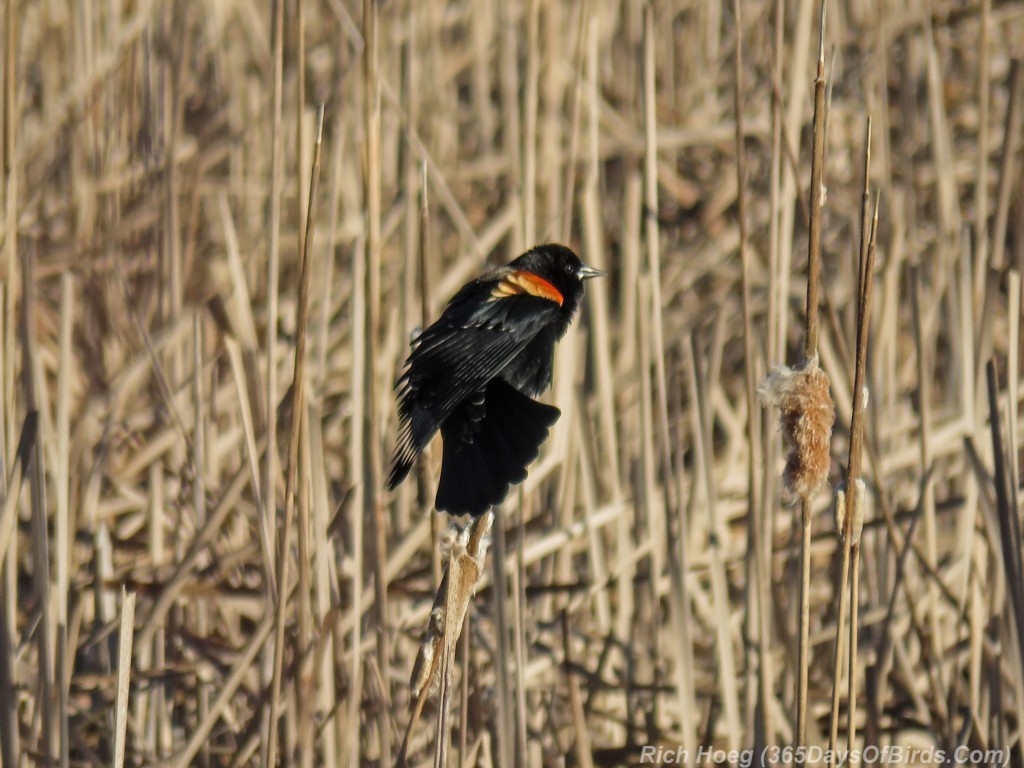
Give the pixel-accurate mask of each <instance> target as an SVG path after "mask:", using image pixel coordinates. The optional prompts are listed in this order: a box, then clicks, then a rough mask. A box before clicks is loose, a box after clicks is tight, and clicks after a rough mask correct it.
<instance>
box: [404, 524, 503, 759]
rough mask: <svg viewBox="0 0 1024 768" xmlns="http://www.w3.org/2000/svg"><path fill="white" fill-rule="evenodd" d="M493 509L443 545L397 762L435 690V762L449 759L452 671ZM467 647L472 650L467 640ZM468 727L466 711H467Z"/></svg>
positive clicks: (479, 573) (484, 552)
mask: <svg viewBox="0 0 1024 768" xmlns="http://www.w3.org/2000/svg"><path fill="white" fill-rule="evenodd" d="M493 523H494V513H493V512H490V511H488V512H485V513H484V514H483V515H481V516H480V517H477V518H474V519H473V521H472V522H471V523H469V524H468V525H467V526H466V527H465V528H461V529H459V528H457V527H455V526H453V527H452V529H450V530H449V538H448V540H447V542H442V545H441V546H442V549H446V550H447V551H448V563H447V566H446V568H445V570H444V575H443V576H442V578H441V584H440V586H439V587H438V588H437V593H436V594H435V595H434V603H433V606H432V607H431V609H430V617H429V619H428V620H427V628H426V633H425V634H424V637H423V642H422V643H421V644H420V649H419V652H418V653H417V654H416V662H415V663H414V664H413V668H412V677H411V679H410V681H409V687H410V689H411V692H412V696H413V699H412V707H411V710H412V711H411V713H410V716H409V724H408V726H407V727H406V729H405V735H404V737H403V738H402V745H401V747H400V748H399V751H398V759H397V760H396V762H395V764H396V765H397V766H404V765H405V764H406V761H407V759H408V754H409V740H410V737H411V735H412V732H413V730H415V728H416V724H417V723H418V722H419V719H420V716H421V715H422V714H423V707H424V705H425V704H426V702H427V699H428V698H429V697H430V694H432V693H434V692H435V691H436V692H438V694H439V695H438V704H439V706H438V721H437V738H436V739H435V741H434V764H435V765H437V766H441V765H445V764H446V763H447V759H448V734H449V732H450V730H451V729H450V728H449V724H448V723H449V716H450V709H451V670H452V657H453V656H454V654H455V646H456V644H457V643H458V641H459V636H460V635H461V634H462V629H463V624H464V622H465V620H466V614H467V610H468V608H469V601H470V599H471V598H472V597H473V595H474V594H475V593H476V588H477V585H478V584H479V583H480V579H481V578H482V576H483V572H484V561H485V560H486V558H487V548H488V547H489V546H490V532H491V526H492V524H493ZM465 650H466V651H467V652H468V650H469V648H468V643H467V645H466V648H465ZM462 718H463V730H465V720H466V712H465V710H463V712H462Z"/></svg>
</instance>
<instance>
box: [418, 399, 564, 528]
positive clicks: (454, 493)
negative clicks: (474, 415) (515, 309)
mask: <svg viewBox="0 0 1024 768" xmlns="http://www.w3.org/2000/svg"><path fill="white" fill-rule="evenodd" d="M486 408H487V410H486V412H485V414H484V417H483V419H482V420H481V422H480V426H479V432H478V433H477V434H476V435H475V437H474V440H473V442H472V443H468V444H467V443H466V442H465V441H464V440H460V439H449V438H448V437H447V436H446V435H445V429H444V427H442V428H441V435H442V437H443V438H444V458H443V460H442V463H441V480H440V482H439V483H438V487H437V499H436V502H435V506H436V508H437V510H438V511H439V512H444V511H447V512H450V513H452V514H464V513H467V512H468V513H469V514H471V515H480V514H483V513H484V512H485V511H486V510H487V509H488V508H489V507H492V506H494V505H496V504H500V503H501V502H502V500H504V498H505V496H506V495H507V494H508V489H509V487H510V486H512V485H513V484H515V483H521V482H522V481H523V480H525V479H526V468H527V467H528V466H529V465H530V463H531V462H533V461H534V459H536V458H537V455H538V454H539V453H540V446H541V443H543V442H544V440H545V439H547V436H548V430H549V429H550V428H551V426H552V425H553V424H554V423H555V422H556V421H557V420H558V417H559V416H560V415H561V412H560V411H559V410H558V409H557V408H555V407H554V406H550V405H546V404H544V403H539V402H537V401H536V400H533V399H532V398H530V397H527V396H526V395H524V394H523V393H521V392H519V391H518V390H517V389H515V388H514V387H513V386H512V385H511V384H508V383H507V382H505V381H502V380H500V379H494V380H492V381H491V382H490V383H489V384H488V385H487V394H486ZM453 438H454V435H453Z"/></svg>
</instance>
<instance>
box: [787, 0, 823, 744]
mask: <svg viewBox="0 0 1024 768" xmlns="http://www.w3.org/2000/svg"><path fill="white" fill-rule="evenodd" d="M820 24H821V26H820V27H819V30H818V68H817V72H816V75H815V78H814V140H813V144H812V151H811V188H810V200H809V202H810V207H811V218H810V227H809V232H808V238H807V309H806V322H807V325H806V336H805V338H804V359H805V361H807V362H808V363H810V361H815V362H814V366H815V367H817V358H818V278H819V276H820V273H821V208H822V203H823V202H824V201H823V199H822V198H823V197H824V194H825V190H824V189H823V188H822V182H821V180H822V171H823V166H824V164H825V114H824V113H825V0H822V2H821V21H820ZM829 430H830V431H831V424H830V425H829ZM827 471H828V470H827V468H826V474H827ZM812 491H813V489H807V490H806V491H805V492H804V493H801V494H800V531H801V535H800V640H799V649H798V653H797V655H798V662H797V663H798V664H799V669H798V670H797V681H798V682H797V701H796V713H797V714H796V722H797V727H796V745H797V746H798V747H799V746H802V745H804V744H806V743H807V672H808V665H809V663H810V582H811V492H812Z"/></svg>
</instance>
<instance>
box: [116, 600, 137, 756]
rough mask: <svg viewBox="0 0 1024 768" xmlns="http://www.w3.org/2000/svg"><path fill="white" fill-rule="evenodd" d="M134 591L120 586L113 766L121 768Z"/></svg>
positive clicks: (126, 720) (132, 629)
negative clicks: (119, 629)
mask: <svg viewBox="0 0 1024 768" xmlns="http://www.w3.org/2000/svg"><path fill="white" fill-rule="evenodd" d="M135 598H136V594H135V593H134V592H129V591H128V590H126V589H125V588H124V587H123V586H122V587H121V631H120V634H119V635H118V646H117V700H116V703H115V706H114V768H123V766H124V755H125V744H126V736H127V733H128V691H129V688H130V687H131V680H132V640H133V639H134V637H135Z"/></svg>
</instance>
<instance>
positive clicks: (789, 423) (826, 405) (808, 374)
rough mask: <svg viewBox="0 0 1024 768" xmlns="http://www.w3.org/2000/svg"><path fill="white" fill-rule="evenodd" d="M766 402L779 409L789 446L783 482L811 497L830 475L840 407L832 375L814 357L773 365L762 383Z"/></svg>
mask: <svg viewBox="0 0 1024 768" xmlns="http://www.w3.org/2000/svg"><path fill="white" fill-rule="evenodd" d="M759 392H760V394H761V398H762V399H763V400H764V402H765V404H766V405H773V406H775V407H777V408H778V409H779V423H780V426H781V427H782V433H783V435H785V437H786V444H787V445H788V446H789V449H790V450H789V455H788V456H787V457H786V471H785V474H784V475H783V478H782V479H783V483H784V485H785V487H786V490H788V491H789V492H790V493H792V494H793V495H794V496H797V497H799V498H809V497H810V496H811V495H812V494H813V493H814V492H815V491H816V490H818V488H820V487H821V486H822V485H823V484H824V482H825V480H826V478H827V477H828V468H829V464H830V459H829V442H830V440H831V438H832V425H833V424H834V423H835V420H836V408H835V404H834V403H833V402H832V396H831V394H830V393H829V379H828V375H827V374H826V373H825V372H824V371H823V370H821V368H820V367H818V360H817V358H814V359H812V360H809V361H808V362H806V363H805V364H804V365H802V366H801V367H798V368H790V367H789V366H786V365H782V366H778V367H776V368H773V369H772V371H771V372H770V373H769V374H768V378H766V379H765V380H764V381H763V382H762V383H761V386H760V387H759Z"/></svg>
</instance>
